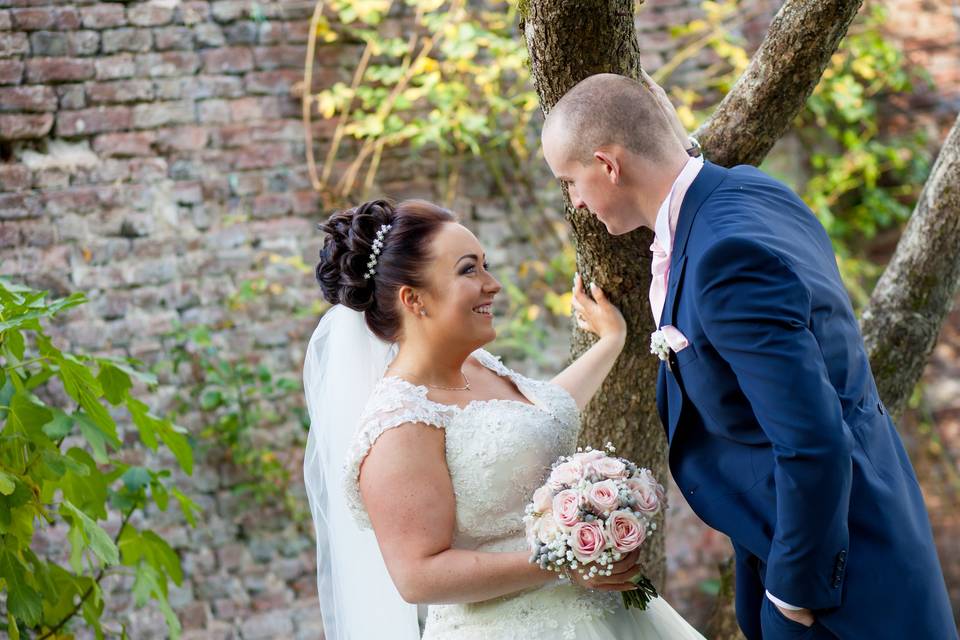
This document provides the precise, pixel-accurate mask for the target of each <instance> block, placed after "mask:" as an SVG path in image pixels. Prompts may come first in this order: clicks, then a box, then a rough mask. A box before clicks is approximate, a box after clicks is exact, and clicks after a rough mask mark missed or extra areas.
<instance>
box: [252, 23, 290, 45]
mask: <svg viewBox="0 0 960 640" xmlns="http://www.w3.org/2000/svg"><path fill="white" fill-rule="evenodd" d="M256 42H259V43H260V44H281V43H283V42H286V34H284V28H283V23H280V22H262V23H260V24H259V25H258V26H257V39H256Z"/></svg>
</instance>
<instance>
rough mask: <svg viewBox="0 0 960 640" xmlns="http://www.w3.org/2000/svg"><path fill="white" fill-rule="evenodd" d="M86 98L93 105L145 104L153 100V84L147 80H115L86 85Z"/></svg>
mask: <svg viewBox="0 0 960 640" xmlns="http://www.w3.org/2000/svg"><path fill="white" fill-rule="evenodd" d="M87 97H88V98H89V99H90V102H91V103H93V104H113V103H122V102H145V101H147V100H152V99H153V83H152V82H150V81H149V80H115V81H113V82H92V83H90V84H88V85H87Z"/></svg>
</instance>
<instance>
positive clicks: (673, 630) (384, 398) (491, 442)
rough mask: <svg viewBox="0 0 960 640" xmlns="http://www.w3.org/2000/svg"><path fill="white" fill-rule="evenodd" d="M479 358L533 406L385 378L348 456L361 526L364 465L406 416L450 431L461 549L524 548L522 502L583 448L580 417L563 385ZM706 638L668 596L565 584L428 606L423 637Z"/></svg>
mask: <svg viewBox="0 0 960 640" xmlns="http://www.w3.org/2000/svg"><path fill="white" fill-rule="evenodd" d="M473 357H474V358H476V359H477V360H478V361H479V362H481V363H482V364H483V365H484V366H486V367H487V368H489V369H491V370H493V371H494V372H496V373H497V374H498V375H500V376H504V377H507V378H509V379H510V380H511V381H512V382H513V383H514V384H515V385H516V387H517V389H518V390H519V391H520V393H521V394H523V396H524V397H525V398H527V399H528V400H529V403H525V402H521V401H518V400H480V401H473V402H471V403H470V404H468V405H467V406H466V407H464V408H460V407H457V406H451V405H444V404H438V403H435V402H432V401H431V400H429V399H427V388H426V387H422V386H416V385H413V384H411V383H409V382H406V381H404V380H402V379H400V378H396V377H385V378H383V379H382V380H380V382H379V383H378V385H377V387H376V390H375V391H374V393H373V395H372V396H371V398H370V400H369V402H368V403H367V406H366V408H365V410H364V413H363V417H362V418H361V420H360V425H359V427H358V432H357V437H356V439H355V440H354V442H353V445H352V447H351V449H350V451H349V454H348V456H347V459H348V462H347V469H346V474H345V477H346V481H345V488H346V493H347V496H346V497H347V504H348V506H349V507H350V509H351V511H352V512H353V515H354V517H355V519H356V520H357V522H358V524H359V525H360V526H361V528H369V527H370V520H369V517H368V516H367V513H366V511H365V509H364V506H363V502H362V501H361V498H360V489H359V485H358V482H357V477H358V474H359V471H360V464H361V462H362V461H363V459H364V457H365V456H366V455H367V453H368V451H369V450H370V447H371V445H372V444H373V443H374V442H375V441H376V439H377V437H378V436H380V434H381V433H383V432H384V431H386V430H387V429H390V428H392V427H396V426H398V425H401V424H403V423H408V422H422V423H425V424H429V425H432V426H434V427H437V428H442V429H444V430H445V432H446V456H447V466H448V468H449V470H450V478H451V480H452V482H453V489H454V492H455V495H456V532H455V537H454V544H453V546H454V547H455V548H460V549H474V550H477V551H521V550H526V549H527V543H526V540H525V536H524V527H523V522H522V518H523V514H524V507H525V506H526V504H527V502H528V501H529V500H530V498H531V496H532V495H533V491H534V490H535V489H536V488H537V487H539V486H540V485H541V484H542V483H543V482H544V480H545V479H546V475H547V473H548V471H549V469H550V465H551V464H552V463H553V462H554V461H555V460H556V459H557V458H558V457H559V456H561V455H568V454H570V453H571V452H573V451H574V449H575V447H576V441H577V434H578V432H579V429H580V417H579V412H578V410H577V406H576V404H575V402H574V400H573V398H572V397H571V396H570V395H569V394H568V393H567V392H566V391H565V390H564V389H563V388H561V387H559V386H557V385H554V384H551V383H548V382H541V381H536V380H531V379H529V378H526V377H524V376H522V375H520V374H518V373H516V372H514V371H511V370H509V369H508V368H507V367H506V366H504V365H503V364H502V363H501V362H500V361H499V360H498V359H497V358H495V357H494V356H492V355H491V354H489V353H488V352H486V351H484V350H482V349H480V350H477V351H476V352H474V354H473ZM556 638H573V639H576V640H626V639H636V640H658V639H662V640H685V639H688V638H689V639H695V640H702V636H701V635H700V634H699V633H698V632H697V631H696V630H695V629H694V628H693V627H691V626H690V625H689V624H688V623H687V622H686V621H685V620H683V618H681V617H680V615H679V614H677V613H676V612H675V611H674V610H673V609H672V608H671V607H670V605H668V604H667V603H666V602H665V601H664V600H663V599H662V598H657V599H656V600H654V601H652V602H651V603H650V604H649V605H648V607H647V609H646V610H645V611H641V610H638V609H629V610H628V609H625V608H624V607H623V604H622V598H621V595H620V594H619V593H618V592H608V591H598V590H590V589H584V588H581V587H578V586H575V585H572V584H570V583H561V582H560V581H557V582H552V583H549V584H547V585H545V586H542V587H538V588H535V589H528V590H525V591H520V592H516V593H512V594H508V595H506V596H502V597H498V598H494V599H491V600H487V601H484V602H477V603H470V604H438V605H430V606H429V609H428V613H427V618H426V625H425V628H424V632H423V639H424V640H474V639H476V640H509V639H516V640H538V639H544V640H546V639H551V640H552V639H556Z"/></svg>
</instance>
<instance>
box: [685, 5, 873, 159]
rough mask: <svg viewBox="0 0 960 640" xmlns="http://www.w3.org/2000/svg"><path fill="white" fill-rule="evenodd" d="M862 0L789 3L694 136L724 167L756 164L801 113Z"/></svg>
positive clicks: (710, 155) (771, 24)
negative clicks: (735, 80)
mask: <svg viewBox="0 0 960 640" xmlns="http://www.w3.org/2000/svg"><path fill="white" fill-rule="evenodd" d="M862 2H863V0H830V1H823V0H814V1H811V0H788V1H787V2H785V3H784V4H783V6H782V7H780V11H778V12H777V15H776V16H775V17H774V18H773V21H772V22H771V23H770V28H769V29H768V30H767V35H766V36H765V37H764V40H763V44H761V45H760V48H759V49H758V50H757V52H756V53H755V54H754V55H753V58H751V59H750V65H749V66H748V67H747V70H746V71H744V72H743V75H742V76H740V78H739V79H738V80H737V83H736V84H735V85H734V86H733V88H732V89H731V90H730V93H728V94H727V95H726V97H725V98H724V99H723V100H722V101H721V102H720V104H719V105H718V106H717V108H716V110H714V112H713V114H712V115H711V116H710V118H709V119H708V120H707V121H706V122H704V123H703V125H702V126H701V127H700V128H699V129H698V130H697V131H696V132H695V134H694V135H695V136H697V138H698V140H699V141H700V144H701V145H702V146H703V149H704V155H706V156H707V157H708V158H710V161H711V162H715V163H716V164H719V165H722V166H724V167H732V166H735V165H738V164H753V165H759V164H760V163H761V162H762V161H763V159H764V158H765V157H766V155H767V153H768V152H769V151H770V149H771V147H773V145H774V143H775V142H776V141H777V140H779V139H780V137H781V136H782V135H783V134H784V133H785V132H786V130H787V129H788V128H789V127H790V124H791V123H792V122H793V117H794V116H795V115H797V113H799V112H800V110H801V109H802V108H803V105H804V104H805V103H806V101H807V98H808V97H810V94H811V93H812V92H813V89H814V87H816V86H817V83H818V82H820V76H821V75H823V70H824V69H826V67H827V63H829V62H830V57H831V56H832V55H833V54H834V52H835V51H836V50H837V47H838V46H839V45H840V41H841V40H842V39H843V36H844V35H845V34H846V33H847V27H849V26H850V22H851V21H852V20H853V18H854V16H855V15H857V10H858V9H859V8H860V5H861V4H862Z"/></svg>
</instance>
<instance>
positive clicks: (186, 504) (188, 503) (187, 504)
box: [171, 487, 201, 527]
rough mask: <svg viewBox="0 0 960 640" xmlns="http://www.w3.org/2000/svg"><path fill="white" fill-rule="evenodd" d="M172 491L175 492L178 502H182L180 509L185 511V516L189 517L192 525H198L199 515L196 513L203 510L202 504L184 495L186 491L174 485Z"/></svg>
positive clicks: (174, 495) (188, 519) (188, 520)
mask: <svg viewBox="0 0 960 640" xmlns="http://www.w3.org/2000/svg"><path fill="white" fill-rule="evenodd" d="M171 492H172V493H173V497H174V498H176V499H177V502H179V503H180V510H181V511H183V517H185V518H186V519H187V522H189V523H190V526H191V527H195V526H197V516H196V515H195V514H197V513H200V512H201V509H200V505H198V504H197V503H196V502H194V501H193V500H191V499H190V498H189V497H187V496H186V495H184V493H183V492H182V491H180V489H177V488H176V487H173V488H172V489H171Z"/></svg>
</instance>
